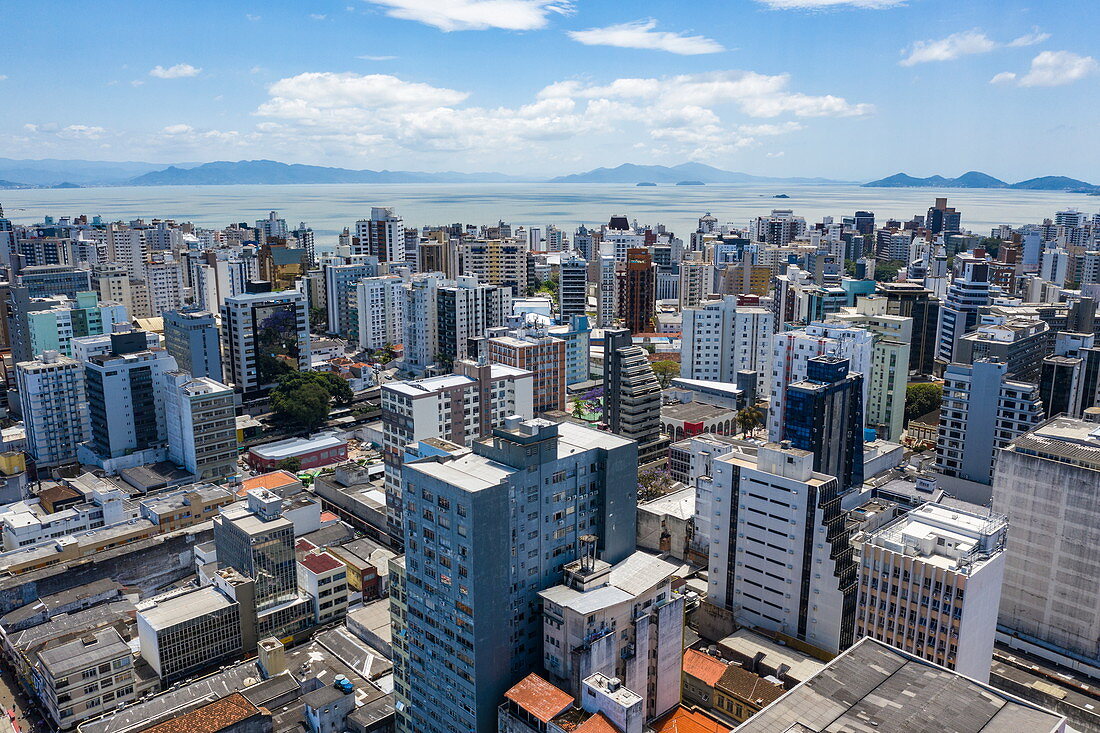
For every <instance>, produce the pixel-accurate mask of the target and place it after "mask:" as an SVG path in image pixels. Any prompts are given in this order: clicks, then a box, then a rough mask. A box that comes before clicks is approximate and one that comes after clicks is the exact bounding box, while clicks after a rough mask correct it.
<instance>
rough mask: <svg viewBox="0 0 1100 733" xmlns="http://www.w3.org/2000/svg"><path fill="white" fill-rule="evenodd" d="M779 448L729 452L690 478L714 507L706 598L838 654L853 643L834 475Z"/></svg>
mask: <svg viewBox="0 0 1100 733" xmlns="http://www.w3.org/2000/svg"><path fill="white" fill-rule="evenodd" d="M813 466H814V454H813V453H811V452H809V451H805V450H800V449H798V448H792V447H789V446H786V445H781V444H777V443H768V444H767V445H763V446H760V447H759V448H757V447H755V446H751V447H731V451H730V452H728V453H726V454H724V455H721V456H718V457H716V458H714V459H713V467H712V468H711V474H710V475H709V476H701V477H699V478H698V479H697V481H696V486H697V491H698V492H699V494H700V496H701V497H702V503H703V504H704V505H705V506H708V507H711V511H710V512H709V513H707V514H706V515H699V514H697V515H696V521H697V522H699V523H702V524H704V525H705V527H706V534H707V535H708V536H709V537H710V547H709V552H708V556H709V566H710V567H709V585H708V588H707V597H708V600H709V601H710V602H711V603H713V604H715V605H717V606H719V607H720V608H725V609H727V610H729V611H731V612H732V613H733V614H734V617H735V619H736V620H737V622H738V623H740V624H742V625H744V626H751V627H756V628H760V629H765V630H767V631H771V632H775V633H777V634H780V635H781V636H780V637H779V638H781V639H782V638H783V637H789V638H790V639H792V640H797V641H800V642H804V643H806V644H810V645H811V646H814V647H816V648H818V649H821V650H824V651H826V652H829V653H832V654H835V653H837V652H839V651H842V650H844V649H846V648H848V647H849V646H851V644H852V641H853V637H852V634H853V630H854V627H855V611H856V597H857V593H856V591H857V582H856V580H857V578H856V565H855V563H854V561H853V560H852V550H851V547H850V546H849V539H850V534H851V530H850V529H849V528H848V527H847V526H846V521H845V520H846V515H845V514H844V512H843V511H842V509H841V499H842V496H843V492H842V491H841V490H840V485H839V483H838V482H837V480H836V478H835V477H833V476H828V475H826V474H823V473H817V472H816V471H814V470H813Z"/></svg>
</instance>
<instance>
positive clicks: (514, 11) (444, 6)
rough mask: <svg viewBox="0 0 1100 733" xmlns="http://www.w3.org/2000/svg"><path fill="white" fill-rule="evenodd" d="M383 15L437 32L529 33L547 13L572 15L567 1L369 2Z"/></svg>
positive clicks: (544, 24)
mask: <svg viewBox="0 0 1100 733" xmlns="http://www.w3.org/2000/svg"><path fill="white" fill-rule="evenodd" d="M369 1H370V2H371V3H372V4H373V5H379V6H381V7H384V8H386V9H387V10H386V14H387V15H390V16H392V17H394V18H401V19H403V20H415V21H417V22H419V23H424V24H425V25H430V26H434V27H436V28H438V29H439V30H441V31H469V30H485V29H487V28H503V29H505V30H512V31H529V30H536V29H538V28H543V27H545V26H546V24H547V23H548V22H549V20H548V18H549V15H550V14H551V13H556V14H558V15H567V14H569V13H571V12H573V5H572V3H571V2H569V0H369Z"/></svg>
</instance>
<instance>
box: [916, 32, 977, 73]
mask: <svg viewBox="0 0 1100 733" xmlns="http://www.w3.org/2000/svg"><path fill="white" fill-rule="evenodd" d="M995 48H997V43H996V42H995V41H993V40H991V39H990V38H989V37H988V36H987V35H986V34H985V33H982V32H981V31H979V30H978V29H974V30H970V31H962V32H960V33H952V34H951V35H949V36H948V37H947V38H941V39H939V40H937V41H917V42H916V43H914V44H913V45H912V46H910V47H909V49H908V50H907V51H906V53H907V54H908V55H907V56H906V57H905V58H904V59H902V60H901V61H900V62H899V63H900V64H901V65H902V66H913V65H915V64H923V63H927V62H929V61H951V60H953V59H957V58H959V57H960V56H970V55H972V54H978V53H989V52H990V51H992V50H993V49H995Z"/></svg>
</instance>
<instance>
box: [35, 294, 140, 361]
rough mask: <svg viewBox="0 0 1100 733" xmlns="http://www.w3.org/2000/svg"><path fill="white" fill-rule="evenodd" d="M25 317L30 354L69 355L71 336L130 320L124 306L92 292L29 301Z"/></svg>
mask: <svg viewBox="0 0 1100 733" xmlns="http://www.w3.org/2000/svg"><path fill="white" fill-rule="evenodd" d="M25 319H26V324H27V338H28V342H29V345H30V352H31V355H32V356H38V355H39V354H41V353H42V352H44V351H58V352H60V353H62V354H64V355H65V356H72V340H73V339H74V338H80V337H82V336H98V335H101V334H105V333H111V331H112V330H113V327H114V325H115V324H116V323H119V324H124V323H128V322H129V320H130V319H129V316H128V315H127V313H126V308H125V307H124V306H122V305H121V304H119V303H112V302H105V303H100V302H99V301H98V298H97V297H96V294H95V293H93V292H82V293H77V294H76V298H75V299H73V300H70V299H68V298H64V297H60V296H55V297H53V298H43V299H41V300H32V301H31V302H30V310H29V311H27V312H26V314H25Z"/></svg>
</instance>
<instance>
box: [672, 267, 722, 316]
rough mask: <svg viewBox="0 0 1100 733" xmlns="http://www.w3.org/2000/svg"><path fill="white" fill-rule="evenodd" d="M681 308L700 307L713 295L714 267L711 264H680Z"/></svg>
mask: <svg viewBox="0 0 1100 733" xmlns="http://www.w3.org/2000/svg"><path fill="white" fill-rule="evenodd" d="M679 267H680V308H681V309H683V308H690V307H692V306H696V305H699V304H700V303H702V302H703V300H704V299H705V298H706V297H707V296H708V295H709V294H710V293H711V284H712V280H713V279H714V267H713V266H712V265H711V264H710V263H709V262H702V261H698V262H697V261H694V260H684V261H682V262H680V264H679Z"/></svg>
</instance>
